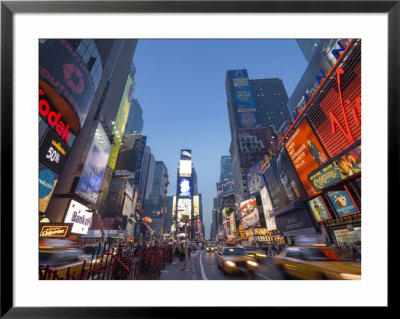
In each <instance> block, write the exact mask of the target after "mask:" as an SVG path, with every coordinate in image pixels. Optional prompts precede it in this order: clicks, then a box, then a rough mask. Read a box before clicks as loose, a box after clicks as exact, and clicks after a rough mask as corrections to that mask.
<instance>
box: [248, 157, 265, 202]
mask: <svg viewBox="0 0 400 319" xmlns="http://www.w3.org/2000/svg"><path fill="white" fill-rule="evenodd" d="M260 168H261V161H258V162H256V163H254V164H253V165H251V166H249V167H248V168H247V169H246V182H247V192H248V194H249V196H252V195H258V194H259V192H260V189H261V188H263V187H264V186H265V183H264V178H263V177H262V174H261V173H259V169H260Z"/></svg>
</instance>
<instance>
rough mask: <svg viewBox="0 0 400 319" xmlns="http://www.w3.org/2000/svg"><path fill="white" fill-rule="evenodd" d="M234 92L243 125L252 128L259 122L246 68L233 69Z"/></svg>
mask: <svg viewBox="0 0 400 319" xmlns="http://www.w3.org/2000/svg"><path fill="white" fill-rule="evenodd" d="M232 82H233V93H234V96H235V102H236V106H237V110H238V116H239V123H240V126H241V127H244V128H252V127H256V125H257V124H258V122H257V116H256V106H255V104H254V98H253V92H252V90H251V86H250V84H249V77H248V75H247V71H246V70H236V71H232Z"/></svg>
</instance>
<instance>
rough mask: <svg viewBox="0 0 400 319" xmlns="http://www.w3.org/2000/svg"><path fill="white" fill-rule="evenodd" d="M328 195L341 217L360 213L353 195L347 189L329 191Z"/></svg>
mask: <svg viewBox="0 0 400 319" xmlns="http://www.w3.org/2000/svg"><path fill="white" fill-rule="evenodd" d="M327 194H328V197H329V200H330V202H331V203H332V205H333V208H334V209H335V211H336V213H337V215H338V216H339V217H343V216H348V215H353V214H358V213H359V212H360V211H359V210H358V208H357V206H356V204H355V203H354V201H353V198H352V197H351V195H350V194H349V193H348V192H347V191H346V190H342V191H331V192H328V193H327Z"/></svg>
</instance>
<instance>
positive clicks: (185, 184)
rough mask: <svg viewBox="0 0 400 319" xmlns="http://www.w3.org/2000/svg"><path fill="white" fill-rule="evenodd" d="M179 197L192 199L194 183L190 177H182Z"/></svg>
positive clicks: (179, 185) (179, 184)
mask: <svg viewBox="0 0 400 319" xmlns="http://www.w3.org/2000/svg"><path fill="white" fill-rule="evenodd" d="M178 196H179V197H192V181H191V179H190V178H189V177H180V178H179V183H178Z"/></svg>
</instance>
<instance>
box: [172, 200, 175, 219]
mask: <svg viewBox="0 0 400 319" xmlns="http://www.w3.org/2000/svg"><path fill="white" fill-rule="evenodd" d="M175 215H176V196H174V197H172V216H173V217H175Z"/></svg>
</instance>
